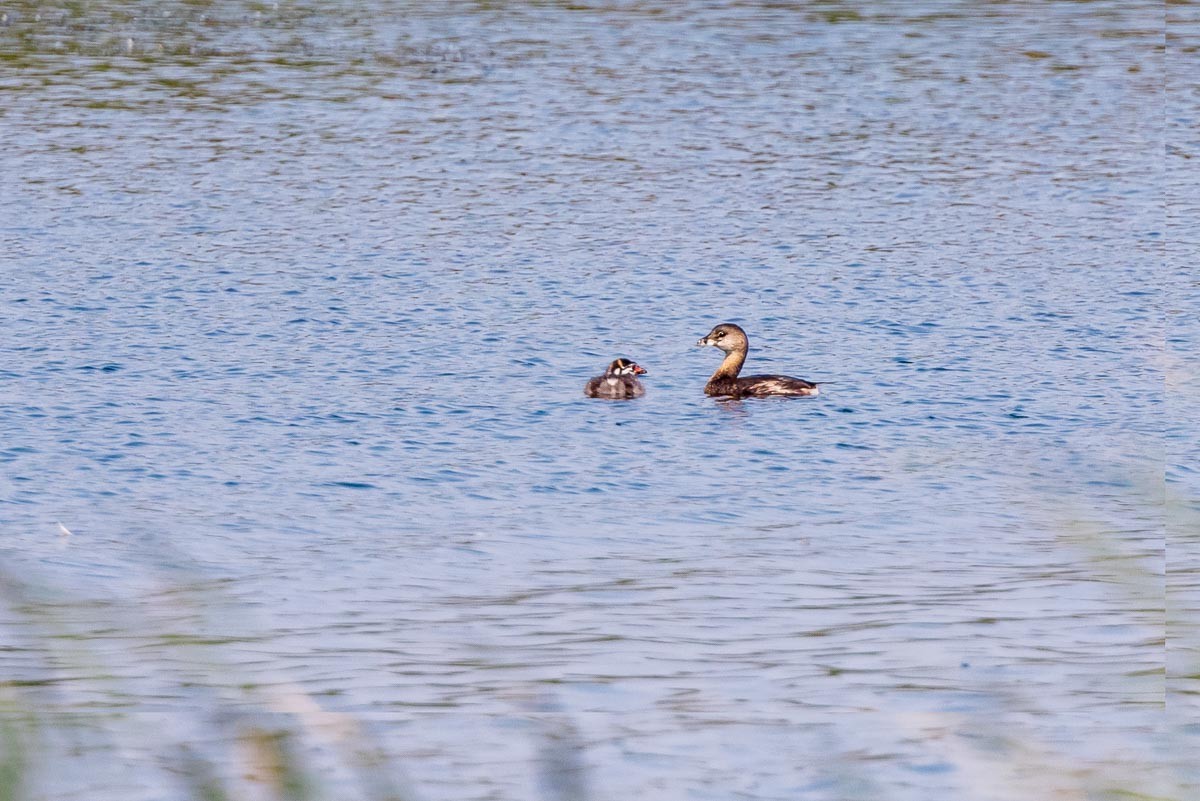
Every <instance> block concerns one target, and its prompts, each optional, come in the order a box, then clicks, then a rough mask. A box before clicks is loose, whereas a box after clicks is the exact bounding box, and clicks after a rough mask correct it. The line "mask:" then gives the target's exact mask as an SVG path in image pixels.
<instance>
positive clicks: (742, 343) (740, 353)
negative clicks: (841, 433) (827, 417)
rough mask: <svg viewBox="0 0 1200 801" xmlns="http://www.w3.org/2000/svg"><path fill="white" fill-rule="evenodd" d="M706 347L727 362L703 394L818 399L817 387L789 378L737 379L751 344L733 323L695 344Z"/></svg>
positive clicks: (722, 325) (718, 369)
mask: <svg viewBox="0 0 1200 801" xmlns="http://www.w3.org/2000/svg"><path fill="white" fill-rule="evenodd" d="M696 344H697V345H699V346H701V347H703V346H704V345H712V346H713V347H714V348H717V349H719V350H721V351H724V353H725V360H724V361H722V362H721V366H720V367H718V368H717V371H716V372H715V373H713V374H712V378H710V379H708V383H707V384H706V385H705V386H704V394H705V395H712V396H714V397H719V398H770V397H787V398H802V397H810V396H812V395H816V394H817V393H818V392H819V390H818V389H817V385H816V384H814V383H812V382H809V381H803V380H801V379H799V378H792V377H790V376H786V375H747V376H743V377H741V378H738V373H740V372H741V371H742V365H743V364H744V363H745V362H746V354H747V353H749V352H750V342H749V340H748V339H747V338H746V332H745V331H743V330H742V329H741V327H739V326H736V325H734V324H733V323H721V324H720V325H718V326H716V327H715V328H713V330H711V331H709V332H708V336H706V337H704V339H701V340H700V341H699V342H697V343H696Z"/></svg>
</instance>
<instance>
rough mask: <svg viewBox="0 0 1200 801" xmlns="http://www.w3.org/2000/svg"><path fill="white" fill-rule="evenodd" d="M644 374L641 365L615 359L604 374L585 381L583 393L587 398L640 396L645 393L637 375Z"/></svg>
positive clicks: (644, 371)
mask: <svg viewBox="0 0 1200 801" xmlns="http://www.w3.org/2000/svg"><path fill="white" fill-rule="evenodd" d="M645 374H646V369H645V368H644V367H642V366H641V365H638V364H634V363H633V362H632V361H631V360H629V359H617V360H615V361H614V362H613V363H612V364H610V365H609V366H608V369H607V370H605V371H604V375H598V376H596V377H595V378H593V379H592V380H590V381H588V382H587V384H586V385H585V386H584V388H583V394H585V395H587V396H588V397H589V398H608V399H610V400H624V399H626V398H640V397H642V395H644V394H646V389H645V387H643V386H642V382H641V381H638V380H637V377H638V376H639V375H645Z"/></svg>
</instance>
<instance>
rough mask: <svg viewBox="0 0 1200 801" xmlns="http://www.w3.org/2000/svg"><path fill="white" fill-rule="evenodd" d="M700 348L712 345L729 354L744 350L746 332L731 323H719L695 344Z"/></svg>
mask: <svg viewBox="0 0 1200 801" xmlns="http://www.w3.org/2000/svg"><path fill="white" fill-rule="evenodd" d="M696 344H697V345H699V346H700V347H704V346H705V345H712V346H713V347H714V348H718V349H720V350H723V351H725V352H726V353H730V352H731V351H735V350H745V349H746V347H747V340H746V332H745V331H743V330H742V329H741V327H740V326H736V325H734V324H733V323H721V324H720V325H718V326H715V327H714V328H713V330H711V331H709V332H708V334H707V335H706V336H705V337H704V338H703V339H701V340H700V341H699V342H697V343H696Z"/></svg>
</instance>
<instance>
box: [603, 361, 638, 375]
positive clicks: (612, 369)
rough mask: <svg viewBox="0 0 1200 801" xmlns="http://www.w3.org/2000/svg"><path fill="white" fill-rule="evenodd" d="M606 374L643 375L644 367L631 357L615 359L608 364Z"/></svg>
mask: <svg viewBox="0 0 1200 801" xmlns="http://www.w3.org/2000/svg"><path fill="white" fill-rule="evenodd" d="M606 372H607V373H608V375H645V374H646V368H645V367H642V366H641V365H640V364H636V363H634V361H633V360H632V359H617V360H615V361H614V362H613V363H612V364H610V365H609V366H608V370H607V371H606Z"/></svg>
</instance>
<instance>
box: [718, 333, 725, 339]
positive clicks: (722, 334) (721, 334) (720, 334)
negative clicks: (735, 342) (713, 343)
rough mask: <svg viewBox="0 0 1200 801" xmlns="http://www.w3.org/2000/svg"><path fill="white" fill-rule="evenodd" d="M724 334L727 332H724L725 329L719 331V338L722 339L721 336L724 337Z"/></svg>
mask: <svg viewBox="0 0 1200 801" xmlns="http://www.w3.org/2000/svg"><path fill="white" fill-rule="evenodd" d="M723 336H725V332H724V331H718V332H717V339H720V338H721V337H723Z"/></svg>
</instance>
